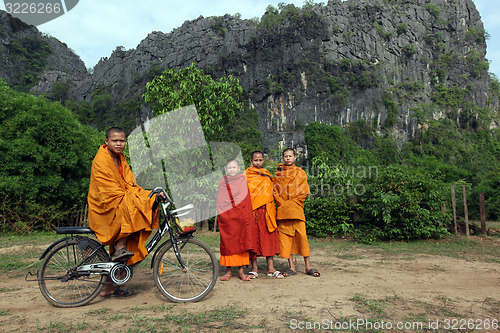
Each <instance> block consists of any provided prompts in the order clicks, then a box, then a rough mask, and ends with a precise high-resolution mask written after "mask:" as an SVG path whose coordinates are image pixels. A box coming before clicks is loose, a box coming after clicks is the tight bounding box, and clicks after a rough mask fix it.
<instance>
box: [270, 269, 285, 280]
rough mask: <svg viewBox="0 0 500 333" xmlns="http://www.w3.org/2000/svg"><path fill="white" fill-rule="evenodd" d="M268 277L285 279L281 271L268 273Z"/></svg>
mask: <svg viewBox="0 0 500 333" xmlns="http://www.w3.org/2000/svg"><path fill="white" fill-rule="evenodd" d="M267 276H269V277H272V278H275V279H282V278H284V277H285V276H284V275H283V274H281V272H280V271H274V272H273V273H267Z"/></svg>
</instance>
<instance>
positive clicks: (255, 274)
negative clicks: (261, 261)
mask: <svg viewBox="0 0 500 333" xmlns="http://www.w3.org/2000/svg"><path fill="white" fill-rule="evenodd" d="M248 277H249V278H250V279H256V278H258V277H259V274H258V273H257V272H248Z"/></svg>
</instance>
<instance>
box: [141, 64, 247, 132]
mask: <svg viewBox="0 0 500 333" xmlns="http://www.w3.org/2000/svg"><path fill="white" fill-rule="evenodd" d="M242 92H243V90H242V88H241V86H240V84H239V80H238V79H236V78H233V77H232V76H231V75H229V76H228V77H227V78H221V79H220V80H218V81H215V80H214V79H212V77H211V76H210V75H207V74H204V72H203V71H202V70H200V69H198V68H196V66H195V64H194V63H193V64H192V65H191V66H189V67H186V68H183V69H168V70H166V71H164V72H163V73H162V74H161V75H160V76H157V77H155V78H154V79H153V80H152V81H151V82H149V83H147V84H146V92H145V93H144V95H143V96H144V99H145V101H146V103H148V104H149V105H150V106H151V108H152V109H153V111H154V113H155V115H160V114H163V113H165V112H169V111H172V110H175V109H178V108H181V107H184V106H188V105H193V104H194V105H195V106H196V109H197V111H198V114H199V117H200V121H201V125H202V128H203V131H204V133H205V135H207V136H208V138H209V139H212V140H213V139H219V140H220V139H221V133H222V134H223V133H224V132H225V131H226V130H227V126H228V125H229V124H231V122H232V121H233V119H234V117H235V114H236V113H237V112H238V111H240V110H242V109H243V103H242V102H241V101H240V97H241V94H242ZM222 136H223V135H222Z"/></svg>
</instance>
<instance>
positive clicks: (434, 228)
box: [357, 165, 450, 242]
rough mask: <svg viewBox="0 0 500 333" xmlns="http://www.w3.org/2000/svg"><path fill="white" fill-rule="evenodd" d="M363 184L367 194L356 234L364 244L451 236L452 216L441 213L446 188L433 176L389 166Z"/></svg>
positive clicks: (360, 203) (406, 168) (362, 202)
mask: <svg viewBox="0 0 500 333" xmlns="http://www.w3.org/2000/svg"><path fill="white" fill-rule="evenodd" d="M363 184H364V186H365V193H364V194H363V195H362V196H359V197H358V201H359V205H360V207H363V209H362V210H361V211H360V213H361V219H360V222H361V223H362V227H361V229H360V230H359V232H358V233H357V238H358V239H360V240H361V241H365V242H372V241H377V240H390V239H394V240H413V239H425V238H439V237H442V236H444V235H446V234H447V233H448V232H447V229H446V224H447V222H448V221H449V220H450V217H449V216H448V215H445V214H443V213H442V212H441V210H440V209H441V208H440V207H441V201H442V199H440V198H442V190H443V188H442V186H440V183H438V182H436V181H435V180H433V179H431V178H430V177H428V176H426V175H424V174H417V173H414V172H411V171H410V170H409V168H408V167H406V166H397V165H390V166H388V167H385V168H383V169H381V172H380V173H379V175H378V177H370V178H366V179H364V180H363ZM373 231H375V233H374V234H373V233H372V232H373Z"/></svg>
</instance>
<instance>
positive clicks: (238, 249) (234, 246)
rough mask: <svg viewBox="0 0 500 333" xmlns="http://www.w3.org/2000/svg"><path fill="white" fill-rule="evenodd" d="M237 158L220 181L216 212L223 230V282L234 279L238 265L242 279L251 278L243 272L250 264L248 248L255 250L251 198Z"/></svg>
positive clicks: (230, 163)
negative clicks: (224, 272)
mask: <svg viewBox="0 0 500 333" xmlns="http://www.w3.org/2000/svg"><path fill="white" fill-rule="evenodd" d="M240 171H241V168H240V165H239V164H238V161H237V160H236V159H230V160H229V161H227V163H226V175H225V176H224V177H222V180H221V181H220V183H219V192H218V194H217V214H218V216H219V217H218V222H219V231H220V254H221V258H220V264H221V265H222V266H226V274H224V275H223V276H222V277H221V281H229V279H231V276H232V273H231V267H238V276H239V278H240V280H242V281H250V277H249V276H248V275H246V274H245V273H244V271H243V266H246V265H248V264H249V262H250V259H249V253H248V251H249V250H252V238H253V235H252V230H253V229H252V228H251V223H255V222H254V217H253V212H252V201H251V200H250V193H249V192H248V185H247V181H246V179H245V176H243V175H242V174H241V173H240Z"/></svg>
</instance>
